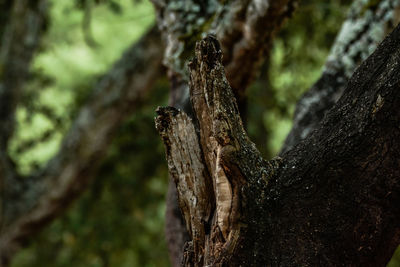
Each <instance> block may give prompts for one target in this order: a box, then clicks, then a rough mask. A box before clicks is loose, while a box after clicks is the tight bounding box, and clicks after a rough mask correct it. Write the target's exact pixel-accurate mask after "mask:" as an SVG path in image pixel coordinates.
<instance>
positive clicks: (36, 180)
mask: <svg viewBox="0 0 400 267" xmlns="http://www.w3.org/2000/svg"><path fill="white" fill-rule="evenodd" d="M162 51H163V47H162V45H161V40H160V37H159V33H158V30H157V29H156V27H153V28H152V29H151V30H150V31H149V32H148V33H146V34H145V35H144V36H143V37H142V39H141V40H140V41H139V42H138V43H137V44H134V45H133V46H132V47H130V48H129V49H128V50H127V51H126V52H125V54H124V55H123V56H122V58H121V59H120V60H119V61H118V62H117V63H116V64H115V65H114V67H113V68H112V69H111V70H110V72H109V73H107V74H106V75H105V76H104V77H103V78H102V79H101V80H100V81H99V82H98V83H97V84H96V85H95V87H94V88H93V92H92V94H91V96H90V98H89V100H88V102H87V103H86V104H85V105H84V106H83V107H82V108H81V110H80V112H79V114H78V116H77V118H76V119H75V121H74V122H73V125H72V127H71V129H70V130H69V132H68V133H67V135H66V136H65V137H64V140H63V142H62V145H61V148H60V151H59V152H58V154H57V155H56V156H55V157H54V158H53V159H52V160H50V161H49V163H48V164H47V166H46V167H45V168H44V169H43V170H41V171H40V173H38V174H36V175H32V176H31V177H25V178H24V183H25V184H26V186H25V187H24V188H21V191H20V192H19V194H15V195H12V196H9V198H8V199H7V202H5V203H6V208H7V210H8V212H7V213H6V215H7V216H6V217H5V218H3V219H4V222H5V223H3V227H2V229H1V235H0V260H1V261H0V265H1V264H4V265H6V264H7V263H8V261H9V259H10V258H11V257H12V256H13V254H14V253H15V252H16V251H17V250H18V249H19V248H20V247H21V246H22V245H23V244H25V243H26V241H27V239H28V238H29V237H31V236H32V235H33V234H34V233H36V232H38V231H39V230H40V229H42V228H43V227H44V226H45V225H47V224H48V223H49V222H50V221H51V220H52V219H54V218H55V217H56V216H58V215H59V214H60V213H61V212H63V211H64V210H65V209H66V208H67V207H68V204H70V203H71V202H72V201H73V200H74V199H76V198H77V197H78V196H79V195H80V194H81V193H82V192H83V191H84V190H85V189H86V188H87V186H88V183H89V182H90V180H91V178H93V176H94V175H95V173H96V170H97V169H98V166H99V164H100V163H101V160H102V159H103V157H104V155H105V152H106V151H107V148H108V147H109V145H110V143H111V141H112V138H113V136H114V135H115V131H116V129H117V128H118V127H119V125H120V124H121V123H122V120H123V119H124V118H126V117H127V116H128V115H129V114H131V113H132V112H133V111H134V110H135V109H137V108H138V107H139V106H140V103H141V101H142V99H143V97H144V95H145V94H147V93H148V92H149V90H150V89H151V88H152V86H153V84H154V83H155V81H156V79H157V77H160V76H161V70H162V66H161V60H162Z"/></svg>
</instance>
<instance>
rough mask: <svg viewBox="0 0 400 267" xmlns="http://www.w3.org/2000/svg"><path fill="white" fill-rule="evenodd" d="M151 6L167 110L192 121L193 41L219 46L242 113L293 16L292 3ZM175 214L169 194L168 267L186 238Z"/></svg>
mask: <svg viewBox="0 0 400 267" xmlns="http://www.w3.org/2000/svg"><path fill="white" fill-rule="evenodd" d="M153 3H154V6H155V8H156V12H157V17H158V25H159V28H160V31H161V32H162V33H163V37H164V41H165V43H166V49H165V54H164V64H165V66H167V67H168V76H169V79H170V81H171V91H170V102H169V105H171V106H173V107H175V108H179V109H182V110H184V111H185V112H186V113H187V114H188V116H189V117H192V116H193V115H192V114H193V110H192V108H191V105H190V102H189V87H188V80H189V73H188V71H187V68H186V66H187V63H188V62H189V60H190V59H191V58H192V57H193V51H194V46H195V43H196V41H197V40H199V39H200V38H201V36H203V35H204V34H207V33H211V34H214V35H215V36H217V38H218V40H220V42H221V46H222V50H223V51H224V55H225V56H224V65H225V66H226V68H227V77H228V81H229V83H230V85H231V86H232V88H233V92H234V94H235V96H236V99H237V101H238V106H239V110H240V111H241V113H242V114H245V112H246V101H247V100H246V97H245V90H246V88H247V86H248V85H249V84H250V83H251V82H252V81H253V79H254V77H255V76H256V74H257V72H258V69H259V67H260V64H261V63H262V62H263V60H264V57H265V54H266V52H267V51H268V49H269V47H270V44H271V40H272V37H273V35H274V33H275V32H276V31H277V30H278V29H279V28H280V26H281V25H282V23H283V21H284V20H285V19H286V18H287V17H288V16H290V15H291V14H292V12H293V11H294V7H295V5H296V3H297V1H294V0H279V1H249V0H244V1H243V0H232V1H217V0H208V1H202V0H201V1H198V0H191V1H179V0H172V1H171V0H153ZM169 188H173V186H171V185H170V186H169ZM173 203H174V206H173V207H171V206H170V205H171V204H173ZM178 209H179V208H178V207H177V203H176V195H175V194H174V192H173V191H171V190H169V192H168V197H167V214H166V236H167V240H168V248H169V252H170V255H171V261H172V263H173V266H179V263H180V261H181V256H179V257H178V258H176V257H175V256H173V255H179V253H177V251H182V247H183V245H184V242H182V241H185V240H186V239H187V234H186V237H185V234H183V235H182V233H184V232H185V229H182V228H183V227H184V223H183V222H182V223H181V221H182V220H181V218H176V215H179V213H177V212H176V211H177V210H178ZM179 217H180V216H179ZM177 225H180V227H181V228H179V227H177ZM181 237H183V238H181Z"/></svg>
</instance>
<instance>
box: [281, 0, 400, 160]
mask: <svg viewBox="0 0 400 267" xmlns="http://www.w3.org/2000/svg"><path fill="white" fill-rule="evenodd" d="M399 21H400V1H399V0H382V1H364V0H356V1H354V3H353V4H352V6H351V8H350V11H349V14H348V16H347V19H346V21H345V22H344V23H343V25H342V28H341V30H340V32H339V34H338V36H337V38H336V40H335V43H334V44H333V46H332V49H331V52H330V54H329V56H328V58H327V61H326V63H325V66H324V70H323V73H322V75H321V77H320V78H319V80H318V81H317V82H316V83H315V84H314V85H313V86H312V87H311V89H310V90H309V91H308V92H307V93H305V94H304V95H303V97H302V98H301V99H300V100H299V102H298V103H297V106H296V111H295V114H294V119H293V127H292V129H291V131H290V133H289V134H288V136H287V138H286V140H285V143H284V145H283V147H282V152H286V151H288V150H290V149H291V148H292V147H293V146H294V145H296V144H297V143H298V142H300V140H302V139H304V138H305V137H306V136H308V135H309V134H310V133H311V132H312V131H313V130H314V129H316V128H317V127H318V125H319V123H320V122H321V120H322V119H323V118H324V116H325V114H326V113H327V112H328V110H329V109H330V108H332V107H333V105H334V104H335V103H336V102H337V100H338V99H339V98H340V96H341V95H342V94H343V91H344V88H345V87H346V85H347V82H348V80H349V78H350V77H351V75H352V74H353V72H354V71H355V69H356V68H357V67H358V66H359V65H360V63H361V62H362V61H364V60H365V59H366V58H367V57H368V56H369V55H371V54H372V52H373V51H374V50H375V49H376V47H377V46H378V44H379V43H380V42H381V41H382V40H383V38H384V37H385V36H386V35H387V34H388V33H389V32H390V31H392V30H393V28H394V27H395V26H396V25H397V24H398V22H399Z"/></svg>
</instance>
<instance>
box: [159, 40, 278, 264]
mask: <svg viewBox="0 0 400 267" xmlns="http://www.w3.org/2000/svg"><path fill="white" fill-rule="evenodd" d="M221 61H222V52H221V49H220V46H219V43H218V41H217V40H216V39H215V38H214V37H212V36H208V37H206V38H205V39H203V40H202V41H200V42H198V43H197V45H196V57H195V58H194V59H193V60H192V61H191V62H190V64H189V69H190V90H191V101H192V106H193V109H194V112H195V117H196V119H197V122H196V126H197V127H198V129H197V131H196V128H195V125H194V123H193V122H192V121H191V119H190V118H189V117H188V116H187V115H186V114H185V113H183V112H181V111H178V110H176V109H173V108H159V109H158V110H157V113H158V117H157V118H156V128H157V129H158V131H159V132H160V135H161V137H162V138H163V141H164V144H165V147H166V154H167V160H168V167H169V172H170V175H171V176H172V177H173V179H174V181H175V183H176V186H177V189H178V195H179V196H178V198H179V205H180V208H181V210H182V213H183V215H184V218H185V220H186V225H187V228H188V231H189V233H190V235H191V238H192V241H190V242H189V243H188V244H187V245H186V252H185V254H184V264H185V265H194V266H203V265H205V266H207V265H213V266H214V265H222V264H224V263H227V262H228V261H230V260H231V258H232V257H235V256H236V255H235V253H233V252H235V251H238V249H239V247H240V250H242V251H244V250H243V244H241V242H240V240H245V239H246V238H245V235H246V232H247V228H248V227H249V225H251V224H257V222H256V220H253V219H252V218H254V216H248V215H249V213H252V214H253V215H254V214H256V213H257V212H258V211H256V209H258V208H257V206H260V205H256V202H257V203H260V202H263V198H264V197H265V195H266V194H265V193H264V190H265V188H266V186H267V183H268V180H269V179H270V178H271V176H272V175H273V174H274V170H275V168H276V166H275V164H270V163H269V162H266V161H264V160H263V159H262V157H261V155H260V153H259V151H258V150H257V149H256V147H255V145H254V144H253V143H252V142H251V141H250V140H249V138H248V136H247V134H246V132H245V130H244V127H243V124H242V121H241V119H240V115H239V111H238V107H237V104H236V100H235V97H234V95H233V92H232V90H231V87H230V86H229V83H228V81H227V79H226V77H225V71H224V68H223V66H222V63H221ZM193 200H195V201H193ZM249 206H252V207H254V209H249V208H248V207H249ZM251 227H252V228H253V229H254V228H258V227H257V226H255V225H252V226H251ZM253 232H254V231H253ZM246 245H248V244H246ZM247 251H250V250H247ZM239 254H240V253H239ZM239 254H237V255H239ZM240 255H241V254H240ZM241 256H244V255H241ZM243 258H247V259H248V258H249V257H248V255H246V256H245V257H243Z"/></svg>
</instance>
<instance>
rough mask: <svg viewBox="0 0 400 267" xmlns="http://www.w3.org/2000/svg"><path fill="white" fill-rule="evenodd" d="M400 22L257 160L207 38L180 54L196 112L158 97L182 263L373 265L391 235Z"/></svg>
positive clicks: (396, 184)
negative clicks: (324, 101) (180, 226)
mask: <svg viewBox="0 0 400 267" xmlns="http://www.w3.org/2000/svg"><path fill="white" fill-rule="evenodd" d="M399 43H400V27H397V28H396V30H395V31H394V32H393V33H392V34H391V35H390V36H389V37H388V38H386V40H385V41H384V42H383V44H381V45H380V46H379V48H378V49H377V51H376V52H375V53H374V54H373V55H372V56H371V57H369V58H368V59H367V60H366V61H365V62H364V63H363V64H362V65H361V67H360V68H359V69H358V70H357V71H356V73H355V74H354V75H353V77H352V78H351V79H350V81H349V84H348V87H347V89H346V90H345V92H344V95H343V97H342V98H341V99H340V100H339V102H338V104H337V105H336V106H335V107H334V108H333V109H332V110H331V111H330V112H329V113H328V115H327V116H326V118H325V119H324V120H323V122H322V125H321V126H320V128H319V129H318V130H317V131H315V132H314V133H313V134H311V135H310V136H309V137H307V138H306V139H305V140H304V141H303V142H301V143H300V144H299V145H297V146H295V147H294V149H292V150H290V151H288V152H287V153H285V154H283V155H282V158H277V159H273V160H271V161H265V160H263V159H262V158H261V156H260V153H259V152H258V150H257V149H256V148H255V146H254V144H253V143H252V142H251V141H250V140H249V138H248V137H247V135H246V133H245V131H244V129H243V126H242V123H241V120H240V116H239V112H238V109H237V104H236V102H235V99H234V96H233V93H232V91H231V88H230V86H229V84H228V82H227V80H226V77H225V73H224V69H223V66H222V64H221V60H222V55H221V53H222V52H221V50H220V47H219V44H218V42H217V40H216V39H215V38H213V37H211V36H209V37H207V38H205V39H203V40H202V41H200V42H199V43H198V44H197V45H196V57H195V59H194V60H192V62H191V63H190V64H189V68H190V90H191V101H192V106H193V109H194V112H195V116H196V119H197V120H195V121H192V120H191V119H190V118H188V116H187V115H186V114H185V113H183V112H182V111H179V110H176V109H173V108H159V109H158V112H157V113H158V117H157V118H156V127H157V129H158V131H159V132H160V135H161V136H162V138H163V141H164V144H165V146H166V155H167V159H168V167H169V171H170V174H171V176H172V177H173V179H174V181H175V183H176V185H177V191H178V198H179V204H180V207H181V210H182V213H183V215H184V218H185V219H186V225H187V228H188V231H189V233H190V235H191V241H189V242H188V243H187V244H186V248H185V253H184V260H183V261H184V265H186V266H208V265H210V266H211V265H212V266H214V265H216V266H226V265H229V266H239V265H243V266H265V265H267V266H268V265H282V266H299V265H305V266H315V265H321V264H327V265H330V266H331V265H350V266H354V265H363V266H364V265H365V266H370V265H373V266H376V265H378V266H381V265H384V264H386V263H387V262H388V260H389V259H390V257H391V255H392V253H393V251H394V249H395V248H396V246H397V245H398V244H399V243H400V223H399V222H400V207H398V205H396V203H400V181H399V180H400V179H399V177H400V171H399V160H398V159H399V158H400V152H399V151H400V144H399V140H400V130H399V126H398V122H399V119H400V112H399V111H398V108H397V107H398V106H399V104H400V95H399V89H400V88H399V87H400V76H399V70H400V47H399V46H398V44H399Z"/></svg>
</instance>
